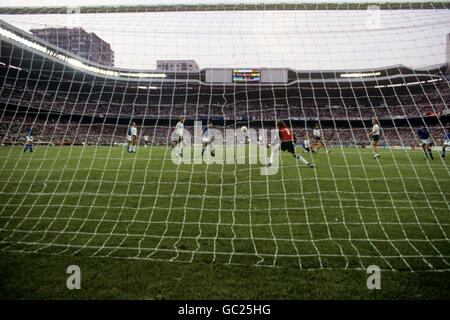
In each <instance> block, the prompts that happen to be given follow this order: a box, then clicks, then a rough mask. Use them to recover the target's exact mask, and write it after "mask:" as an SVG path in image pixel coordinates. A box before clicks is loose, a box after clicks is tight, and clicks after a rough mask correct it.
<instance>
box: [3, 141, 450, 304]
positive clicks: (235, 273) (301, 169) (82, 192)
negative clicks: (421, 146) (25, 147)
mask: <svg viewBox="0 0 450 320" xmlns="http://www.w3.org/2000/svg"><path fill="white" fill-rule="evenodd" d="M0 150H1V154H0V158H1V161H0V168H1V169H0V170H1V171H0V204H1V209H0V270H1V271H0V298H138V299H158V298H163V299H164V298H166V299H172V298H178V299H198V298H201V299H210V298H216V299H222V298H239V299H262V298H270V299H279V298H281V299H289V298H292V299H296V298H449V296H450V294H449V292H450V290H449V289H450V285H449V283H450V281H449V280H450V241H449V237H448V236H449V234H450V210H449V203H448V200H447V199H448V198H449V195H450V193H449V185H450V177H449V168H448V165H447V163H446V161H447V160H446V161H443V160H442V159H441V158H440V157H439V155H440V152H435V160H434V161H431V160H429V161H426V160H425V158H424V155H423V152H421V151H410V150H409V151H405V150H395V151H388V150H381V157H380V158H379V159H373V158H372V152H371V150H369V149H332V152H331V153H330V154H325V153H324V152H323V151H322V153H319V154H317V155H309V154H304V157H305V158H306V159H307V160H311V161H312V162H313V163H314V164H315V165H316V168H314V169H312V168H307V167H305V166H304V165H303V164H301V163H300V162H297V161H296V160H295V159H294V158H293V157H292V156H291V155H289V154H288V153H283V155H282V157H281V160H280V164H281V166H280V170H279V171H278V173H277V174H275V175H270V176H263V175H261V174H260V168H261V167H262V165H261V164H251V165H250V164H248V161H247V163H246V164H240V165H232V164H225V165H219V164H210V165H206V164H181V165H176V164H174V163H173V162H172V161H171V159H170V148H168V147H149V148H144V147H142V146H141V147H140V148H139V150H138V152H137V154H128V153H127V152H126V150H125V148H122V147H39V146H38V147H35V152H34V153H33V154H30V153H28V152H27V153H22V148H19V147H1V149H0ZM71 264H77V265H79V266H80V268H81V270H82V275H83V278H82V279H83V280H82V290H79V291H70V290H68V289H67V288H66V286H65V279H66V278H67V276H68V275H67V274H66V273H65V271H66V268H67V266H69V265H71ZM370 265H377V266H379V267H380V268H381V269H382V270H383V271H382V289H381V290H368V289H367V287H366V279H367V277H368V275H367V273H366V271H365V269H366V268H367V267H368V266H370Z"/></svg>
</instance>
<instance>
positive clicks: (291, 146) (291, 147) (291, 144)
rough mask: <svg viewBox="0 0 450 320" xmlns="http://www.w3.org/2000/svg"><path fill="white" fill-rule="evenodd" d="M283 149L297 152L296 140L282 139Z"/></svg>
mask: <svg viewBox="0 0 450 320" xmlns="http://www.w3.org/2000/svg"><path fill="white" fill-rule="evenodd" d="M281 151H289V152H290V153H295V147H294V142H292V141H281Z"/></svg>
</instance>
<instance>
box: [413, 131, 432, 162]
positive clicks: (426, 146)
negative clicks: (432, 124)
mask: <svg viewBox="0 0 450 320" xmlns="http://www.w3.org/2000/svg"><path fill="white" fill-rule="evenodd" d="M417 135H418V136H419V139H420V140H421V143H422V149H423V152H424V153H425V158H426V159H428V154H427V151H428V153H429V154H430V157H431V160H434V158H433V154H432V153H431V140H430V136H431V135H430V131H429V130H428V129H427V128H425V126H424V125H421V126H420V128H419V130H417Z"/></svg>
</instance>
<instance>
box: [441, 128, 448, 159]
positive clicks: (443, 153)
mask: <svg viewBox="0 0 450 320" xmlns="http://www.w3.org/2000/svg"><path fill="white" fill-rule="evenodd" d="M446 146H450V128H447V132H446V133H445V140H444V143H443V144H442V154H441V158H445V147H446Z"/></svg>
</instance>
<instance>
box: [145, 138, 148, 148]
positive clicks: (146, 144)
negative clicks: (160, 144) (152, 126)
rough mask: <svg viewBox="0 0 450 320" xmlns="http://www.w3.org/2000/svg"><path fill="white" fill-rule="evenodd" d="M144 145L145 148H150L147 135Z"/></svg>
mask: <svg viewBox="0 0 450 320" xmlns="http://www.w3.org/2000/svg"><path fill="white" fill-rule="evenodd" d="M144 144H145V148H147V146H148V136H147V135H145V136H144Z"/></svg>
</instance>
